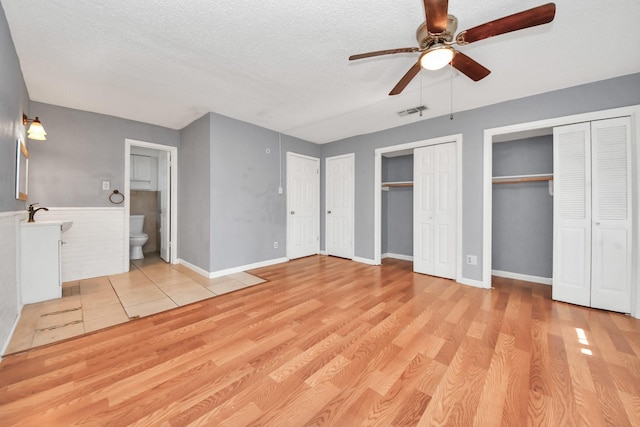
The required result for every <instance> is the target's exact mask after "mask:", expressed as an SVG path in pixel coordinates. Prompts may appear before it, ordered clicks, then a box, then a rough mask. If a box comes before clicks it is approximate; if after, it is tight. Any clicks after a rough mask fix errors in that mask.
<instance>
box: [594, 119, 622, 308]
mask: <svg viewBox="0 0 640 427" xmlns="http://www.w3.org/2000/svg"><path fill="white" fill-rule="evenodd" d="M630 137H631V135H630V120H629V118H628V117H622V118H617V119H609V120H599V121H595V122H592V123H591V152H592V172H591V173H592V221H593V224H592V225H593V227H592V241H591V306H592V307H595V308H602V309H606V310H613V311H619V312H623V313H629V312H630V311H631V289H630V275H631V237H632V236H631V215H630V210H631V197H630V194H631V191H630V187H631V153H630V143H629V141H630Z"/></svg>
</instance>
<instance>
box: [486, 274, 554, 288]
mask: <svg viewBox="0 0 640 427" xmlns="http://www.w3.org/2000/svg"><path fill="white" fill-rule="evenodd" d="M491 274H492V275H493V276H498V277H505V278H507V279H515V280H523V281H525V282H533V283H540V284H542V285H549V286H551V285H552V283H553V279H551V278H550V277H539V276H530V275H528V274H520V273H511V272H509V271H500V270H491Z"/></svg>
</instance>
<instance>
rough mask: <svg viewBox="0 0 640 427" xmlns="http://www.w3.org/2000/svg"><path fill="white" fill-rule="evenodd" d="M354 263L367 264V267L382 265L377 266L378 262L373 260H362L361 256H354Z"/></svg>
mask: <svg viewBox="0 0 640 427" xmlns="http://www.w3.org/2000/svg"><path fill="white" fill-rule="evenodd" d="M352 261H355V262H359V263H362V264H367V265H380V263H377V264H376V261H375V260H373V259H369V258H361V257H359V256H354V257H353V259H352Z"/></svg>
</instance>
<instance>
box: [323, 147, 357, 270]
mask: <svg viewBox="0 0 640 427" xmlns="http://www.w3.org/2000/svg"><path fill="white" fill-rule="evenodd" d="M348 158H350V159H351V165H352V168H351V188H350V189H349V190H350V193H351V211H350V212H349V221H350V222H351V251H350V252H349V256H347V257H346V258H347V259H352V258H353V257H354V255H355V247H356V223H355V218H356V154H355V153H347V154H341V155H339V156H331V157H326V158H325V159H324V206H325V212H324V246H325V249H326V247H327V222H328V221H327V220H328V216H329V214H328V212H329V211H328V209H327V189H328V188H329V186H328V184H329V182H328V181H329V174H328V166H329V160H338V159H348ZM322 252H325V254H327V251H326V250H325V251H320V253H322Z"/></svg>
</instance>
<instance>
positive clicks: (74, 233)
mask: <svg viewBox="0 0 640 427" xmlns="http://www.w3.org/2000/svg"><path fill="white" fill-rule="evenodd" d="M38 220H41V221H44V220H65V221H67V220H68V221H73V225H72V226H71V228H70V229H69V231H67V232H65V233H63V234H62V241H63V242H64V244H63V245H62V281H63V282H69V281H73V280H81V279H87V278H90V277H98V276H107V275H110V274H119V273H124V265H125V259H124V257H125V256H126V255H127V254H125V253H124V247H125V242H124V241H123V239H124V231H123V230H124V223H125V211H124V208H49V211H39V212H38V213H37V214H36V221H38Z"/></svg>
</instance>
